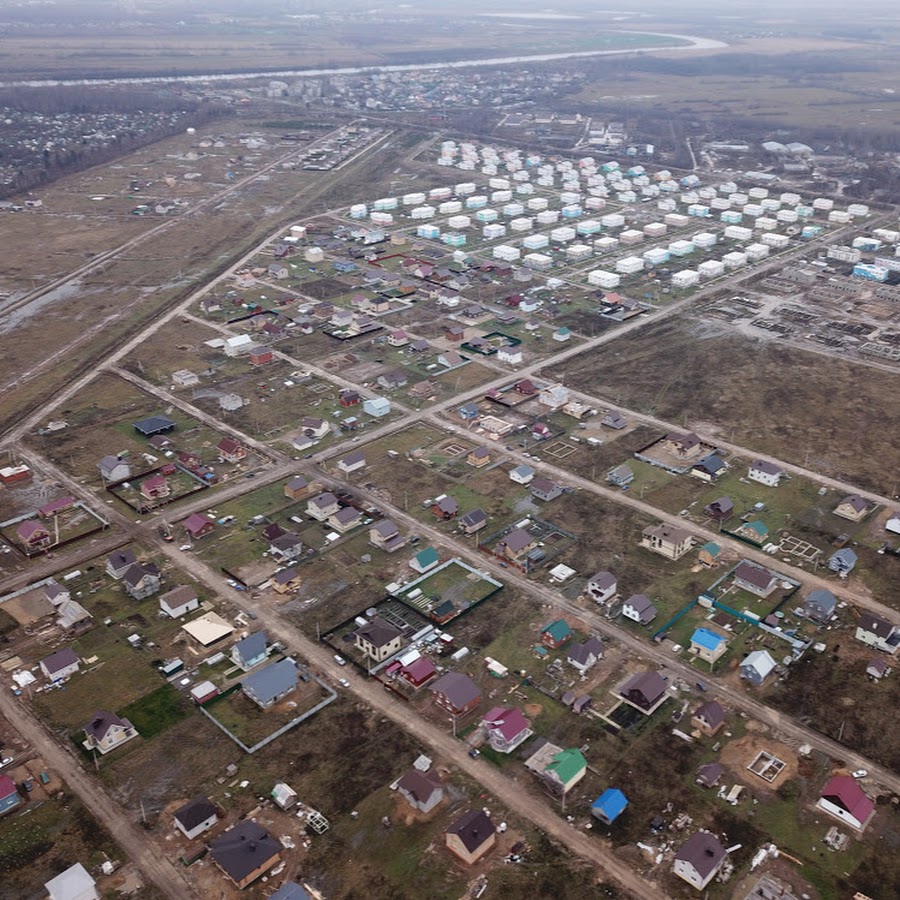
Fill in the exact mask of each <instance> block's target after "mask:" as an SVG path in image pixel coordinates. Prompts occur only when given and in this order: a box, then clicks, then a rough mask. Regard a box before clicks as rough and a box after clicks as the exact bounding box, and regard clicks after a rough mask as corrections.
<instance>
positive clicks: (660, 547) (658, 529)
mask: <svg viewBox="0 0 900 900" xmlns="http://www.w3.org/2000/svg"><path fill="white" fill-rule="evenodd" d="M641 546H642V547H646V548H647V549H648V550H650V551H652V552H653V553H658V554H659V555H660V556H664V557H665V558H666V559H672V560H676V559H681V557H682V556H684V554H685V553H687V552H689V551H690V549H691V547H693V546H694V538H693V536H692V535H691V533H690V532H689V531H685V530H684V529H683V528H679V527H677V526H676V525H669V524H667V523H665V522H663V523H662V524H660V525H651V526H649V527H648V528H645V529H644V531H643V537H642V539H641Z"/></svg>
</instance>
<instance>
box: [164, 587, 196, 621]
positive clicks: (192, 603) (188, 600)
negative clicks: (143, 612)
mask: <svg viewBox="0 0 900 900" xmlns="http://www.w3.org/2000/svg"><path fill="white" fill-rule="evenodd" d="M159 608H160V610H161V611H162V612H164V613H165V614H166V615H167V616H169V617H170V618H172V619H180V618H181V617H182V616H184V615H187V614H188V613H189V612H193V611H194V610H195V609H199V608H200V598H199V597H198V596H197V592H196V591H195V590H194V589H193V588H192V587H188V586H187V585H186V584H180V585H178V587H174V588H172V590H170V591H166V592H165V593H164V594H161V595H160V598H159Z"/></svg>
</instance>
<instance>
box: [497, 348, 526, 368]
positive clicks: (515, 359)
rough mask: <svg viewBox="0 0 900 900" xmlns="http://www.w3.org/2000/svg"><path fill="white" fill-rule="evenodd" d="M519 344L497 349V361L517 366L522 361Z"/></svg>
mask: <svg viewBox="0 0 900 900" xmlns="http://www.w3.org/2000/svg"><path fill="white" fill-rule="evenodd" d="M523 359H524V357H523V353H522V348H521V346H518V345H517V346H515V347H510V346H504V347H500V348H499V349H498V350H497V362H502V363H506V364H507V365H509V366H518V365H521V364H522V362H523Z"/></svg>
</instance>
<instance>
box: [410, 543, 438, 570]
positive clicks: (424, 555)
mask: <svg viewBox="0 0 900 900" xmlns="http://www.w3.org/2000/svg"><path fill="white" fill-rule="evenodd" d="M438 558H439V557H438V552H437V550H435V549H434V547H426V548H425V549H424V550H420V551H419V552H418V553H417V554H416V556H415V560H416V564H417V565H419V566H420V567H422V568H425V566H433V565H435V563H437V561H438Z"/></svg>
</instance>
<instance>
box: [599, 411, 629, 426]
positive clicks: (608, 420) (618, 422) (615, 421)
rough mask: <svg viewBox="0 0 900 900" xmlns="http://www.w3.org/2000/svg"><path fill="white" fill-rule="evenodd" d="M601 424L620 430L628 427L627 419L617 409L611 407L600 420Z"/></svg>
mask: <svg viewBox="0 0 900 900" xmlns="http://www.w3.org/2000/svg"><path fill="white" fill-rule="evenodd" d="M600 424H601V425H605V426H606V427H607V428H614V429H615V430H616V431H621V430H622V429H623V428H627V427H628V420H627V419H626V418H625V416H623V415H622V413H620V412H619V411H618V410H617V409H611V410H610V411H609V412H608V413H607V414H606V415H605V416H604V417H603V418H602V419H601V420H600Z"/></svg>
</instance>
